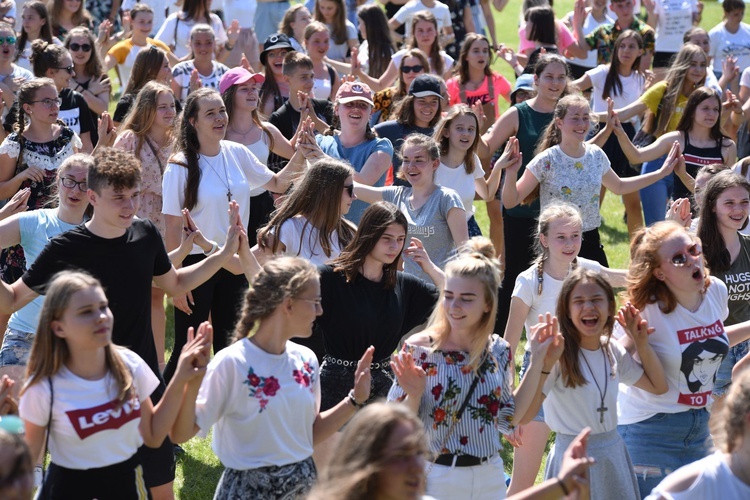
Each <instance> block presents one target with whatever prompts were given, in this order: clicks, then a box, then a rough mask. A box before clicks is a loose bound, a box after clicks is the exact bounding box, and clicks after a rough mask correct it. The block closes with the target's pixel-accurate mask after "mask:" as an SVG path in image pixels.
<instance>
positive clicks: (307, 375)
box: [292, 361, 315, 387]
mask: <svg viewBox="0 0 750 500" xmlns="http://www.w3.org/2000/svg"><path fill="white" fill-rule="evenodd" d="M314 376H315V374H314V370H313V368H312V366H310V363H308V362H307V361H305V362H304V363H303V364H302V368H301V369H299V370H294V371H293V372H292V377H294V380H295V382H297V383H298V384H299V385H301V386H302V387H311V386H312V381H313V377H314Z"/></svg>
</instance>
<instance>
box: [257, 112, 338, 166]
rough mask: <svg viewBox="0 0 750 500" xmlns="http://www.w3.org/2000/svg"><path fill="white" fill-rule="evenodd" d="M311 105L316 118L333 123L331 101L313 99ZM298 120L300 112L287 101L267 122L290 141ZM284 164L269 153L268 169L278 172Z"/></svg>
mask: <svg viewBox="0 0 750 500" xmlns="http://www.w3.org/2000/svg"><path fill="white" fill-rule="evenodd" d="M312 103H313V110H314V111H315V114H316V115H317V116H318V118H320V119H321V120H323V121H324V122H326V123H327V124H329V125H330V124H331V122H332V121H333V104H331V101H329V100H327V99H313V100H312ZM299 120H300V112H299V111H297V110H295V109H294V108H293V107H292V105H291V104H289V100H288V99H287V101H286V102H285V103H284V105H283V106H281V107H280V108H279V109H277V110H276V111H274V112H273V113H272V114H271V116H270V117H269V119H268V122H269V123H270V124H271V125H275V126H276V128H277V129H279V132H281V135H283V136H284V137H286V138H287V139H289V140H291V139H292V137H294V133H295V132H296V131H297V127H298V126H299ZM286 164H287V160H285V159H284V158H281V157H280V156H278V155H275V154H273V153H269V155H268V168H270V169H271V170H273V171H275V172H278V171H279V170H281V169H282V168H283V167H284V165H286Z"/></svg>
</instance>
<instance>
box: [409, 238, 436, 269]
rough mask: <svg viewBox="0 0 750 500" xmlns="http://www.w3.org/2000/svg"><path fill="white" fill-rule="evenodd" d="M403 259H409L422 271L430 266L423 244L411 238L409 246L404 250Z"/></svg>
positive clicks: (430, 262)
mask: <svg viewBox="0 0 750 500" xmlns="http://www.w3.org/2000/svg"><path fill="white" fill-rule="evenodd" d="M404 257H408V258H410V259H411V260H413V261H414V262H416V263H417V264H418V265H419V267H421V268H422V269H425V267H428V266H430V265H431V264H432V261H431V260H430V256H429V255H428V254H427V250H425V249H424V244H423V243H422V242H421V241H420V240H419V239H417V238H411V241H409V246H408V247H406V248H405V249H404Z"/></svg>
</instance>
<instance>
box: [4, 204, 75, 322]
mask: <svg viewBox="0 0 750 500" xmlns="http://www.w3.org/2000/svg"><path fill="white" fill-rule="evenodd" d="M74 227H76V224H68V223H67V222H63V221H61V220H60V219H59V218H58V217H57V209H56V208H44V209H41V210H31V211H29V212H23V213H22V214H21V215H20V216H19V218H18V229H19V231H20V233H21V246H22V247H23V251H24V255H25V256H26V269H28V268H29V266H31V264H32V263H33V262H34V261H35V260H36V258H37V257H38V256H39V254H40V253H41V252H42V250H44V247H45V246H47V243H48V242H49V240H51V239H52V238H54V237H55V236H57V235H58V234H61V233H64V232H66V231H70V230H71V229H73V228H74ZM43 303H44V296H39V297H37V298H35V299H34V300H33V301H31V302H29V303H28V304H27V305H26V306H24V307H23V308H21V309H19V310H18V311H16V312H14V313H13V315H12V316H11V317H10V320H9V321H8V327H9V328H13V329H14V330H20V331H22V332H35V331H36V327H37V325H38V324H39V313H40V312H41V311H42V304H43Z"/></svg>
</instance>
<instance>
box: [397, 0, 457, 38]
mask: <svg viewBox="0 0 750 500" xmlns="http://www.w3.org/2000/svg"><path fill="white" fill-rule="evenodd" d="M423 10H429V11H430V12H432V14H433V15H434V16H435V19H437V24H438V31H439V32H440V33H441V34H442V35H443V36H441V37H440V45H441V47H445V46H447V45H448V44H450V43H452V42H453V41H454V39H455V35H454V34H453V23H452V22H451V11H450V9H449V8H448V6H447V5H446V4H444V3H442V2H438V1H437V0H409V1H408V2H407V3H406V4H405V5H404V6H403V7H401V8H400V9H399V10H398V12H396V14H395V15H394V16H393V17H392V18H391V19H390V20H389V21H388V26H390V27H391V36H392V37H394V40H396V41H404V40H405V39H408V38H409V37H410V36H411V18H412V17H414V14H416V13H417V12H420V11H423ZM402 24H403V25H405V26H406V34H405V35H404V36H403V37H402V36H401V35H399V34H398V33H396V29H397V28H399V27H401V25H402Z"/></svg>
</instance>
